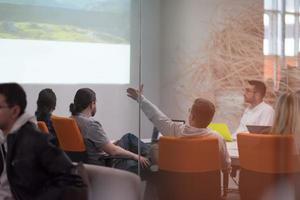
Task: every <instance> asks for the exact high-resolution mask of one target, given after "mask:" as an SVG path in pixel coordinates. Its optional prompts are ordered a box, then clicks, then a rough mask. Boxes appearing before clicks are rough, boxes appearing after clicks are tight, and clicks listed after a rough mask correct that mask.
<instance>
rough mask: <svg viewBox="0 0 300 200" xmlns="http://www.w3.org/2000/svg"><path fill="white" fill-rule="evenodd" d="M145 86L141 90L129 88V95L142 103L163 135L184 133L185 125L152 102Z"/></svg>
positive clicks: (147, 114)
mask: <svg viewBox="0 0 300 200" xmlns="http://www.w3.org/2000/svg"><path fill="white" fill-rule="evenodd" d="M142 92H143V87H142V86H141V87H140V90H137V89H134V88H128V89H127V96H128V97H130V98H132V99H133V100H135V101H137V102H140V103H141V109H142V111H143V112H144V114H145V115H146V117H147V118H148V119H149V120H150V121H151V122H152V123H153V125H154V126H155V127H156V128H157V129H158V130H159V131H160V132H161V133H162V134H163V135H175V136H180V135H182V132H183V129H184V125H181V124H176V123H174V122H172V120H171V119H170V118H169V117H167V116H166V115H165V114H164V113H163V112H162V111H161V110H160V109H159V108H158V107H157V106H156V105H154V104H152V103H151V102H150V101H149V100H148V99H146V98H145V97H144V96H143V95H142Z"/></svg>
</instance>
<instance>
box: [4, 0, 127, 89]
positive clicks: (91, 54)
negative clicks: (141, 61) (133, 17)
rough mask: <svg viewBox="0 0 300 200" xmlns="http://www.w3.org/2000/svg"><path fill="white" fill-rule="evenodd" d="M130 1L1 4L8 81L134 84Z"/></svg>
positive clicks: (32, 0)
mask: <svg viewBox="0 0 300 200" xmlns="http://www.w3.org/2000/svg"><path fill="white" fill-rule="evenodd" d="M130 6H131V5H130V0H0V54H1V57H0V66H1V67H3V68H2V69H5V71H4V74H3V73H1V74H2V75H3V76H2V77H1V80H2V82H6V81H17V82H21V83H66V84H68V83H109V84H110V83H120V84H122V83H129V78H130V77H129V74H130V67H129V65H130Z"/></svg>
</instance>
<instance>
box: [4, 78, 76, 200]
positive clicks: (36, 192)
mask: <svg viewBox="0 0 300 200" xmlns="http://www.w3.org/2000/svg"><path fill="white" fill-rule="evenodd" d="M26 104H27V101H26V94H25V91H24V90H23V88H22V87H21V86H20V85H18V84H16V83H5V84H0V129H1V131H2V133H3V135H2V136H4V141H2V142H1V148H0V173H1V177H0V199H22V200H31V199H41V200H42V199H53V200H54V199H69V197H68V198H67V197H65V196H64V195H66V193H65V192H66V190H64V189H63V188H64V186H66V184H67V183H69V184H71V183H72V184H71V186H72V187H73V191H72V192H73V193H74V191H76V190H74V189H75V188H76V186H78V184H80V182H82V180H81V179H78V178H76V179H77V181H75V180H74V182H72V180H73V179H74V175H72V174H71V171H72V169H73V165H72V163H71V161H70V160H69V159H68V157H67V156H66V155H65V153H64V152H63V151H61V150H60V149H58V148H57V147H55V146H54V145H52V144H51V143H49V141H48V139H49V138H48V135H46V134H42V133H41V132H39V131H38V129H37V127H36V125H35V122H36V121H35V119H34V117H33V116H31V115H29V114H27V113H25V108H26ZM64 178H67V180H68V182H66V183H65V184H63V183H62V182H61V183H58V181H59V180H61V181H63V180H64ZM56 183H57V184H56ZM59 184H60V185H59ZM74 195H75V193H74ZM72 199H81V198H79V196H78V197H76V196H74V197H73V198H72Z"/></svg>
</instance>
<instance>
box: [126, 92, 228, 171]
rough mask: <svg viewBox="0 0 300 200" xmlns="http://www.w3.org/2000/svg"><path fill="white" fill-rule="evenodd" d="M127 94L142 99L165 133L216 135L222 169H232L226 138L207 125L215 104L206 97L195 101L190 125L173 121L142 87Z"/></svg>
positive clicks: (152, 119)
mask: <svg viewBox="0 0 300 200" xmlns="http://www.w3.org/2000/svg"><path fill="white" fill-rule="evenodd" d="M127 95H128V96H129V97H131V98H132V99H134V100H136V101H140V103H141V109H142V110H143V112H144V113H145V115H146V116H147V118H148V119H149V120H150V121H151V122H152V123H153V124H154V126H155V127H157V129H158V130H159V131H160V132H161V133H162V134H163V135H168V136H178V137H180V136H193V135H199V136H211V135H213V136H215V137H216V138H218V140H219V150H220V157H221V162H222V169H223V170H224V171H227V170H228V169H230V162H231V160H230V157H229V154H228V151H227V147H226V143H225V140H224V139H223V138H222V137H221V136H220V135H219V134H217V133H215V132H213V131H212V130H210V129H209V128H207V126H208V125H209V124H210V122H211V121H212V119H213V116H214V113H215V106H214V104H213V103H211V102H210V101H208V100H206V99H202V98H198V99H196V100H195V101H194V103H193V105H192V108H191V110H190V114H189V118H188V125H187V124H178V123H175V122H173V121H172V120H171V119H170V118H168V117H167V116H166V115H165V114H164V113H162V112H161V111H160V110H159V109H158V108H157V107H156V106H155V105H153V104H152V103H151V102H150V101H149V100H148V99H146V98H145V97H144V96H143V95H142V87H141V89H140V91H139V90H136V89H134V88H128V89H127Z"/></svg>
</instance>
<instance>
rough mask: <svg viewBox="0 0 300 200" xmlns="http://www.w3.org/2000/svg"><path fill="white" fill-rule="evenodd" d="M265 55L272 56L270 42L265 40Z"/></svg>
mask: <svg viewBox="0 0 300 200" xmlns="http://www.w3.org/2000/svg"><path fill="white" fill-rule="evenodd" d="M264 55H270V47H269V40H268V39H264Z"/></svg>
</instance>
